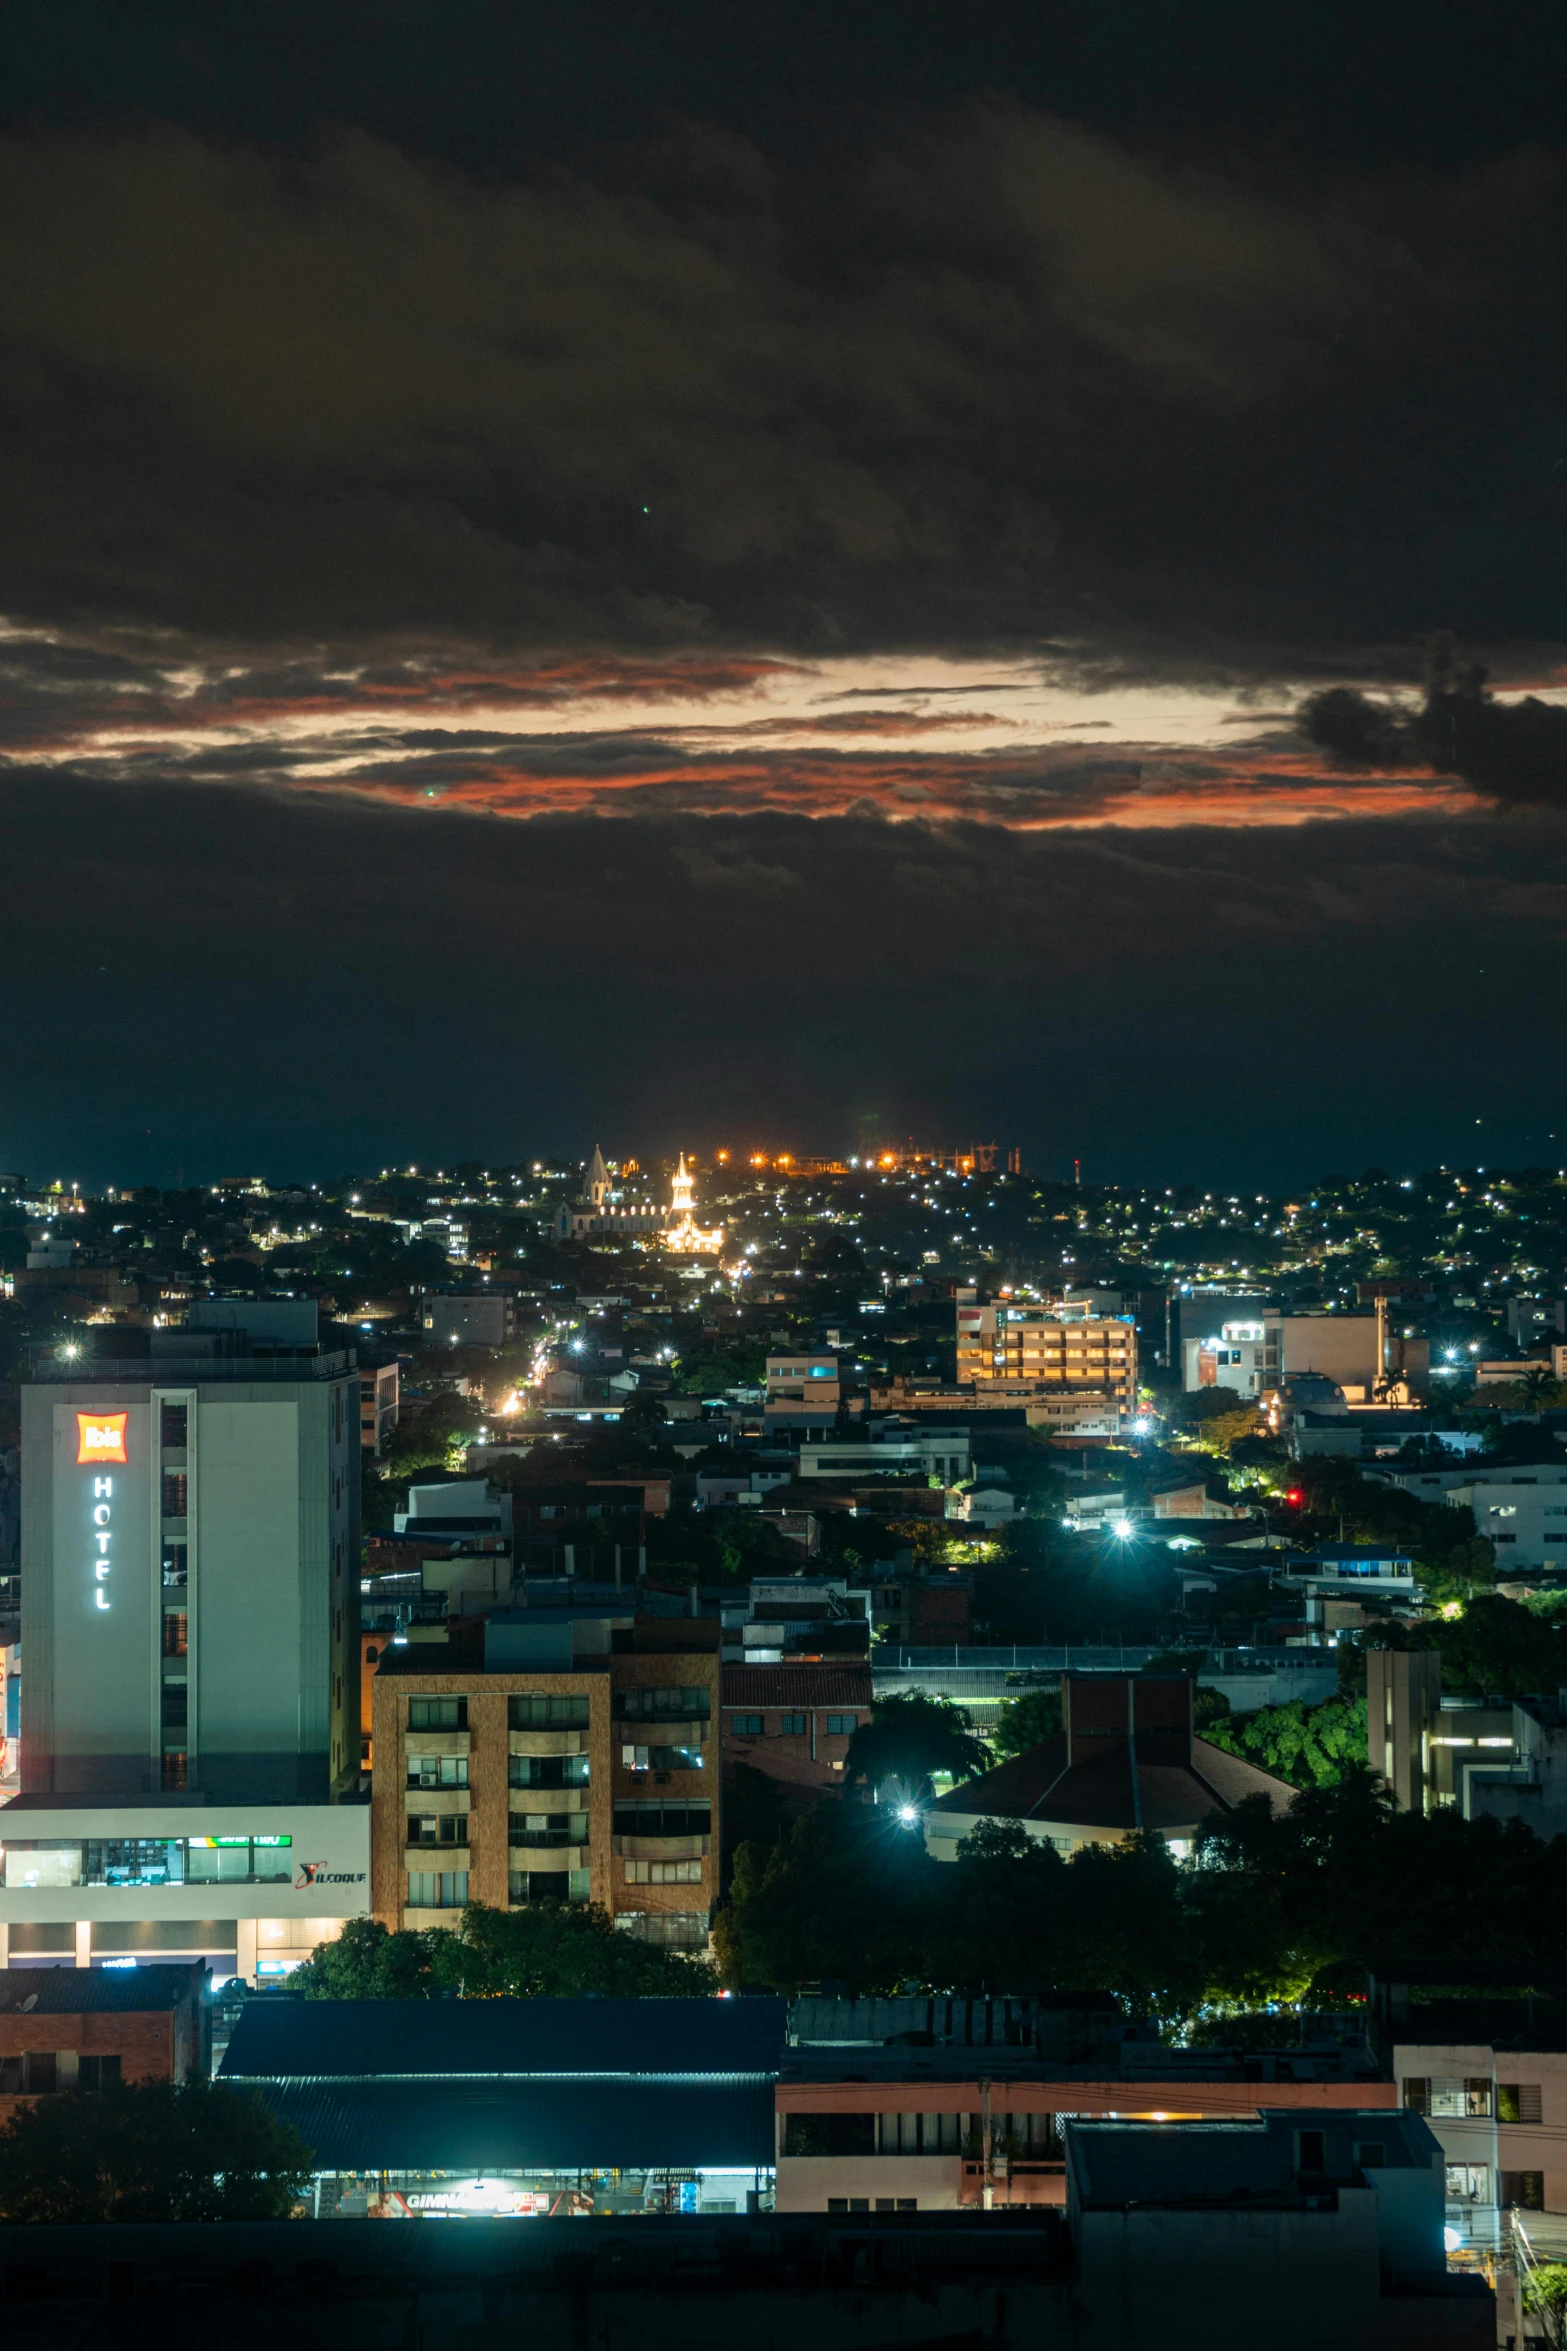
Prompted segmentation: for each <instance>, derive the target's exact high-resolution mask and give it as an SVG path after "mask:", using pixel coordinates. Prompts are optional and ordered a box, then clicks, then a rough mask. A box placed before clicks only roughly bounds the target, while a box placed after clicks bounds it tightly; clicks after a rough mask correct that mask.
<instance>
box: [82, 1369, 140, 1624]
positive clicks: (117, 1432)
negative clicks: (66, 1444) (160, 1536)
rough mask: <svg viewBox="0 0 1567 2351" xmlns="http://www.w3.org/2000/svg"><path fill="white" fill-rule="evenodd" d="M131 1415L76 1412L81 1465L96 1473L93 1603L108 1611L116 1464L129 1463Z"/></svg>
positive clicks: (91, 1526) (91, 1524)
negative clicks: (127, 1435) (127, 1439)
mask: <svg viewBox="0 0 1567 2351" xmlns="http://www.w3.org/2000/svg"><path fill="white" fill-rule="evenodd" d="M129 1419H130V1414H129V1413H127V1412H79V1413H78V1414H77V1415H76V1461H77V1466H78V1468H86V1469H89V1470H91V1471H92V1472H93V1473H94V1474H93V1476H92V1478H91V1482H90V1492H89V1507H90V1510H91V1518H90V1521H89V1534H88V1546H89V1554H90V1557H89V1564H90V1567H91V1571H92V1584H93V1605H94V1606H95V1607H96V1608H99V1609H102V1610H104V1611H107V1610H108V1609H109V1608H111V1607H112V1606H113V1601H112V1598H111V1589H112V1584H113V1577H114V1499H115V1497H114V1483H115V1481H114V1477H113V1467H114V1466H119V1467H122V1468H123V1467H124V1466H125V1463H126V1460H127V1455H126V1451H125V1428H126V1423H127V1421H128V1420H129Z"/></svg>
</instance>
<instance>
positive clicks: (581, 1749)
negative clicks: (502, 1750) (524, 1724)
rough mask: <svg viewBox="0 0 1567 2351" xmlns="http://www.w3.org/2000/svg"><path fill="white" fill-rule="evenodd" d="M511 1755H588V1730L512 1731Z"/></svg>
mask: <svg viewBox="0 0 1567 2351" xmlns="http://www.w3.org/2000/svg"><path fill="white" fill-rule="evenodd" d="M506 1751H507V1753H508V1754H509V1755H586V1753H587V1751H588V1734H587V1732H586V1731H510V1732H508V1734H507V1745H506Z"/></svg>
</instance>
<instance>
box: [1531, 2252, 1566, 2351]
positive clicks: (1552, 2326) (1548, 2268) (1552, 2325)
mask: <svg viewBox="0 0 1567 2351" xmlns="http://www.w3.org/2000/svg"><path fill="white" fill-rule="evenodd" d="M1523 2306H1524V2308H1525V2310H1527V2311H1529V2312H1530V2313H1531V2314H1532V2315H1534V2316H1536V2317H1539V2318H1543V2319H1544V2321H1545V2330H1546V2333H1547V2334H1548V2335H1549V2337H1550V2339H1551V2341H1552V2342H1553V2343H1555V2344H1557V2345H1558V2346H1560V2345H1561V2344H1562V2343H1563V2342H1564V2341H1567V2263H1564V2262H1560V2261H1545V2262H1542V2263H1540V2265H1539V2266H1538V2267H1537V2268H1535V2269H1531V2270H1530V2271H1529V2272H1528V2274H1527V2275H1526V2277H1525V2278H1524V2282H1523Z"/></svg>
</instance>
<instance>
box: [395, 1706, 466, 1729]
mask: <svg viewBox="0 0 1567 2351" xmlns="http://www.w3.org/2000/svg"><path fill="white" fill-rule="evenodd" d="M408 1728H409V1729H410V1730H411V1731H465V1730H466V1729H467V1728H468V1701H467V1699H466V1698H410V1699H409V1701H408Z"/></svg>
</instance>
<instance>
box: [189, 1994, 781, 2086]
mask: <svg viewBox="0 0 1567 2351" xmlns="http://www.w3.org/2000/svg"><path fill="white" fill-rule="evenodd" d="M787 2014H788V2009H787V2004H786V2002H784V2001H782V2000H775V1999H771V1998H742V1999H732V2000H720V1999H700V2000H608V1999H606V2000H592V1999H590V2000H305V1999H288V1998H278V1997H275V1996H271V1995H269V1996H267V1997H266V1998H263V1999H256V2000H248V2001H247V2002H246V2003H245V2006H244V2008H243V2010H242V2011H241V2013H240V2017H239V2021H238V2023H237V2024H236V2025H235V2028H234V2032H233V2036H232V2038H231V2039H230V2042H229V2045H228V2049H227V2052H226V2054H225V2056H224V2059H223V2065H222V2068H221V2072H222V2078H223V2079H224V2080H226V2081H235V2080H247V2079H248V2080H253V2081H262V2080H266V2081H274V2082H276V2081H284V2080H295V2081H298V2080H311V2081H320V2082H327V2081H332V2080H338V2081H341V2080H343V2079H345V2078H350V2077H351V2078H354V2079H358V2080H362V2081H381V2082H388V2081H397V2082H411V2081H421V2080H423V2081H430V2080H437V2081H448V2082H449V2081H451V2080H453V2079H454V2078H456V2079H470V2080H471V2079H474V2078H475V2077H483V2076H488V2077H490V2078H491V2079H492V2080H497V2081H498V2080H501V2079H505V2078H510V2079H511V2080H514V2081H519V2082H521V2081H532V2082H537V2083H544V2082H548V2081H551V2080H554V2081H561V2082H568V2081H575V2082H582V2081H592V2080H594V2079H600V2080H603V2079H605V2078H607V2077H615V2078H617V2079H618V2080H620V2081H636V2080H656V2079H659V2078H663V2079H665V2080H668V2079H669V2078H670V2077H671V2076H681V2077H684V2078H685V2079H687V2080H693V2081H698V2082H700V2081H701V2080H703V2079H704V2078H711V2077H714V2076H720V2075H724V2076H729V2077H731V2078H733V2077H735V2076H737V2075H739V2076H751V2077H753V2078H763V2077H765V2078H766V2079H768V2080H771V2079H772V2078H773V2077H774V2076H776V2074H777V2072H778V2068H779V2063H780V2060H781V2056H782V2052H783V2044H784V2031H785V2024H786V2019H787Z"/></svg>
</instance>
